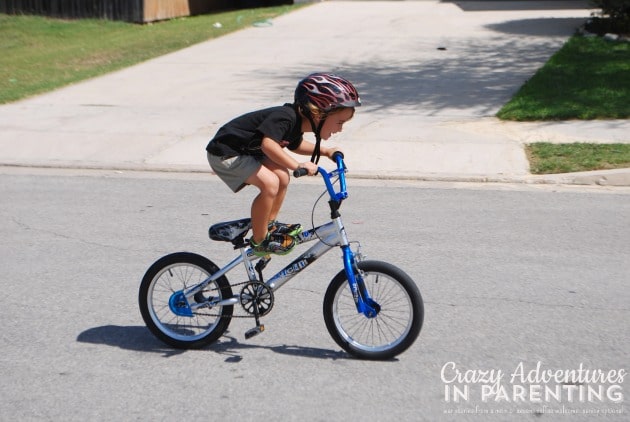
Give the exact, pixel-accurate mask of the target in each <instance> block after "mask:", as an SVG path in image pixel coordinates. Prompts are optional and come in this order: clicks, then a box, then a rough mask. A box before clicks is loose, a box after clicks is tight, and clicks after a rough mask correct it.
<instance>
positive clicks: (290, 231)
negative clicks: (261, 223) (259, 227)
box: [267, 220, 302, 236]
mask: <svg viewBox="0 0 630 422" xmlns="http://www.w3.org/2000/svg"><path fill="white" fill-rule="evenodd" d="M267 230H269V233H278V234H286V235H289V236H297V235H298V234H300V233H302V226H301V225H300V224H285V223H280V222H279V221H275V220H274V221H270V222H269V226H267Z"/></svg>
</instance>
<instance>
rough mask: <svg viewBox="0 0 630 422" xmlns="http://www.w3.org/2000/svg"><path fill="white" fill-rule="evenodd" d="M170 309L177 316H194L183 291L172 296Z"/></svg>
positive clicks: (169, 301)
mask: <svg viewBox="0 0 630 422" xmlns="http://www.w3.org/2000/svg"><path fill="white" fill-rule="evenodd" d="M168 307H169V308H170V309H171V312H173V313H174V314H175V315H177V316H182V317H192V316H193V313H192V309H190V305H189V304H188V301H187V300H186V296H184V293H183V292H182V291H179V292H175V293H173V294H172V295H171V298H170V299H169V300H168Z"/></svg>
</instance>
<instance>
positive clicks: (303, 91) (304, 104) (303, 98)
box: [294, 73, 361, 163]
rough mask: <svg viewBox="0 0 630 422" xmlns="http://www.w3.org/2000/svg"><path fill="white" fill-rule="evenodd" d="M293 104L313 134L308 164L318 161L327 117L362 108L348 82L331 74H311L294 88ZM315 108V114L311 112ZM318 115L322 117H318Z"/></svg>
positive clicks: (352, 86)
mask: <svg viewBox="0 0 630 422" xmlns="http://www.w3.org/2000/svg"><path fill="white" fill-rule="evenodd" d="M294 101H295V104H296V106H297V107H298V109H299V110H300V111H301V112H302V114H303V115H304V116H305V117H306V118H307V119H308V120H309V122H310V123H311V127H312V128H313V133H315V140H316V142H315V150H314V151H313V155H312V157H311V161H312V162H314V163H317V162H318V161H319V156H320V151H319V149H320V148H319V146H320V143H321V135H320V132H321V129H322V127H323V126H324V122H325V121H326V116H327V115H328V114H329V113H330V112H332V111H334V110H337V109H340V108H352V107H358V106H360V105H361V100H360V99H359V93H358V92H357V89H356V88H355V87H354V85H352V83H350V81H348V80H347V79H344V78H342V77H340V76H337V75H333V74H332V73H313V74H311V75H308V76H307V77H306V78H304V79H302V80H301V81H300V82H299V83H298V85H297V88H295V96H294ZM313 108H314V110H313ZM314 112H319V113H316V114H317V115H318V116H319V117H320V120H319V124H315V120H314V117H315V116H314V115H313V113H314ZM320 113H321V114H320Z"/></svg>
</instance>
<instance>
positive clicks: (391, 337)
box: [323, 261, 424, 359]
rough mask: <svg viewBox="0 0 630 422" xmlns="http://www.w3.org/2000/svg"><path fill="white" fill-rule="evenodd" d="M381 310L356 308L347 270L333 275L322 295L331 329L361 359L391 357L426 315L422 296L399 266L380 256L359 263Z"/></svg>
mask: <svg viewBox="0 0 630 422" xmlns="http://www.w3.org/2000/svg"><path fill="white" fill-rule="evenodd" d="M357 267H358V269H359V272H360V274H357V275H356V277H357V278H359V277H360V278H361V279H362V280H363V283H364V285H365V288H366V289H367V291H368V293H369V295H370V297H371V298H372V300H373V301H374V302H376V303H377V304H378V307H379V309H378V314H377V315H376V316H375V317H373V318H368V317H366V316H365V315H364V314H362V313H359V312H358V311H357V307H356V304H355V301H354V298H353V296H352V292H351V290H350V285H349V283H348V277H347V276H346V273H345V271H341V272H339V274H337V275H336V276H335V278H333V280H332V281H331V283H330V285H329V286H328V289H327V290H326V294H325V296H324V309H323V311H324V321H325V322H326V328H327V329H328V332H329V333H330V335H331V336H332V338H333V339H334V340H335V342H336V343H337V344H338V345H339V346H341V347H342V348H343V349H344V350H345V351H346V352H348V353H350V354H351V355H353V356H355V357H358V358H361V359H391V358H393V357H395V356H397V355H399V354H400V353H402V352H404V351H405V350H407V349H408V348H409V347H410V346H411V345H412V344H413V342H414V341H415V340H416V338H417V337H418V335H419V334H420V329H421V328H422V322H423V319H424V305H423V302H422V296H421V295H420V291H419V290H418V287H417V286H416V284H415V283H414V281H413V280H412V279H411V277H409V276H408V275H407V274H406V273H405V272H403V271H402V270H401V269H399V268H397V267H395V266H393V265H391V264H388V263H386V262H381V261H362V262H359V263H357Z"/></svg>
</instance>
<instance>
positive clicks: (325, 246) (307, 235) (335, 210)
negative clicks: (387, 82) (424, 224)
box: [182, 155, 378, 318]
mask: <svg viewBox="0 0 630 422" xmlns="http://www.w3.org/2000/svg"><path fill="white" fill-rule="evenodd" d="M336 162H337V169H336V170H334V171H332V172H330V173H328V172H327V171H326V170H325V169H323V168H321V167H319V174H320V175H321V176H322V177H323V179H324V183H325V184H326V189H327V191H328V194H329V196H330V201H329V205H330V210H331V219H332V221H330V222H329V223H326V224H324V225H321V226H319V227H317V228H314V229H312V230H306V231H303V232H302V233H301V234H300V235H298V236H297V237H296V243H297V244H302V243H307V242H311V241H314V240H316V239H317V240H319V241H318V242H317V243H316V244H315V245H313V246H312V247H310V248H309V249H308V250H307V251H306V252H304V253H303V254H302V255H300V256H299V257H298V258H296V259H294V260H293V261H292V262H291V263H290V264H288V265H287V266H286V267H284V268H283V269H282V270H280V271H279V272H278V273H276V274H275V275H274V276H272V277H271V278H270V279H269V280H267V281H265V284H267V286H269V288H270V289H271V290H272V291H275V290H277V289H279V288H280V287H282V286H283V285H284V284H286V283H287V282H288V281H289V280H291V279H292V278H293V277H295V276H296V275H298V274H299V273H300V272H302V271H303V270H304V269H306V268H307V267H309V266H310V265H311V264H312V263H313V262H315V261H316V260H317V259H319V258H320V257H322V256H323V255H324V254H326V253H327V252H328V251H330V250H331V249H332V248H333V247H336V246H339V247H341V250H342V252H343V264H344V270H345V273H346V277H347V279H348V282H349V285H350V290H351V292H352V296H353V298H354V301H355V304H356V306H357V311H358V312H359V313H363V314H364V315H365V316H366V317H368V318H373V317H376V315H377V314H378V304H376V303H375V302H374V301H373V300H372V299H371V297H370V295H369V293H368V291H367V289H366V287H365V284H364V283H363V279H362V277H361V275H360V272H359V270H358V269H357V267H356V261H355V260H356V257H355V254H354V253H353V252H352V250H351V248H350V242H349V241H348V238H347V236H346V231H345V228H344V226H343V222H342V220H341V215H340V214H339V207H340V206H341V202H342V201H343V200H344V199H346V198H347V197H348V193H347V191H346V180H345V172H346V168H345V165H344V163H343V158H342V157H341V156H340V155H337V156H336ZM335 176H339V185H340V190H339V192H336V191H335V189H334V186H333V183H332V182H331V179H332V178H333V177H335ZM240 252H241V254H240V255H239V256H238V257H236V258H235V259H233V260H232V261H231V262H230V263H229V264H227V265H226V266H225V267H223V268H222V269H220V270H219V271H217V272H216V273H214V274H212V275H211V276H210V277H208V278H207V279H206V280H204V281H203V282H201V283H200V284H198V285H196V286H194V287H192V288H190V289H187V290H186V291H185V292H182V294H183V296H185V298H186V299H187V302H188V304H189V306H190V308H189V309H190V312H191V316H192V311H193V310H195V309H198V308H203V307H207V306H227V305H234V304H237V303H239V297H238V295H235V296H233V297H231V298H226V299H223V300H217V301H210V302H208V303H201V304H198V303H195V301H194V300H192V299H193V297H194V295H195V294H196V293H198V292H200V291H201V290H203V289H204V288H205V287H206V286H207V285H208V284H210V283H212V282H213V281H214V280H217V279H219V278H220V277H222V276H223V275H225V274H227V273H228V272H230V271H231V270H232V269H234V268H235V267H237V266H238V265H240V264H244V265H245V269H246V271H247V274H248V278H249V280H250V281H257V280H258V278H257V274H256V270H255V268H254V261H256V260H259V259H269V258H260V257H258V256H256V255H254V253H253V252H252V250H251V248H241V249H240ZM258 281H260V280H258Z"/></svg>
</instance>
